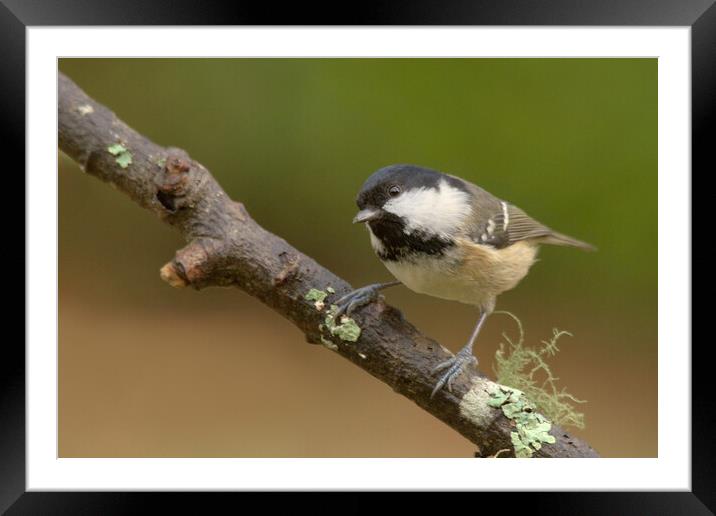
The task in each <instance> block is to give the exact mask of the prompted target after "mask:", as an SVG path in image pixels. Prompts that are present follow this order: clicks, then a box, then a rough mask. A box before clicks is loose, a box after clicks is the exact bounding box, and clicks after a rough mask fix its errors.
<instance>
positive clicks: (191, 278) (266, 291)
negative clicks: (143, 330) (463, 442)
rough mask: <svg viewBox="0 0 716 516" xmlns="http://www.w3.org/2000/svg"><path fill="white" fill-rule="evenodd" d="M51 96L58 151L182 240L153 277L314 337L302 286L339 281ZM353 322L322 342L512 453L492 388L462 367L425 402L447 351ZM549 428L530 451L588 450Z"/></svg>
mask: <svg viewBox="0 0 716 516" xmlns="http://www.w3.org/2000/svg"><path fill="white" fill-rule="evenodd" d="M58 98H59V102H58V103H59V106H58V109H59V124H58V127H59V146H60V149H61V150H62V151H63V152H64V153H65V154H67V155H68V156H69V157H71V158H72V159H73V160H75V161H76V162H77V163H78V164H79V166H80V167H81V168H82V169H83V170H84V171H85V172H87V173H88V174H92V175H94V176H96V177H98V178H99V179H101V180H102V181H105V182H107V183H110V184H112V185H114V186H116V187H117V188H118V189H119V190H121V191H122V192H124V193H125V194H127V195H128V196H129V197H130V198H131V199H132V200H133V201H135V202H136V203H138V204H139V205H140V206H142V207H144V208H146V209H148V210H151V211H153V212H154V213H155V214H156V215H157V216H158V217H159V218H160V219H161V220H163V221H164V222H166V223H167V224H169V225H171V226H174V227H175V228H176V229H178V230H179V232H180V233H181V234H182V235H183V236H184V238H185V239H186V241H187V245H186V246H185V247H184V248H183V249H180V250H179V251H177V252H176V255H175V256H174V259H173V260H171V261H170V262H169V263H167V264H166V265H164V267H162V268H161V271H160V274H161V277H162V279H163V280H165V281H166V282H167V283H169V284H170V285H172V286H174V287H183V286H191V287H193V288H196V289H202V288H205V287H210V286H235V287H238V288H240V289H242V290H244V291H245V292H248V293H249V294H251V295H252V296H254V297H256V298H258V299H260V300H261V301H262V302H263V303H265V304H266V305H268V306H270V307H271V308H273V309H274V310H275V311H276V312H278V313H279V314H280V315H281V316H282V317H285V318H286V319H288V320H290V321H291V322H292V323H293V324H295V325H296V326H297V327H298V328H299V329H300V330H301V331H302V332H303V333H304V334H305V335H306V340H308V341H309V342H312V343H320V342H321V331H320V330H319V325H321V323H323V320H324V317H325V313H322V312H319V311H317V310H316V307H315V306H314V304H313V303H312V302H309V301H306V300H305V299H304V296H305V294H306V293H307V292H308V291H309V290H310V289H311V288H318V289H323V290H325V288H326V287H328V286H331V287H333V288H334V289H335V291H336V294H335V297H331V298H329V299H328V302H330V300H331V299H337V297H339V296H341V295H343V294H344V293H346V292H348V291H350V289H351V287H350V285H349V284H348V283H346V282H345V281H344V280H342V279H341V278H339V277H338V276H336V275H335V274H333V273H332V272H331V271H329V270H328V269H326V268H324V267H322V266H321V265H319V264H318V263H316V261H315V260H313V259H312V258H311V257H309V256H306V255H305V254H303V253H301V252H300V251H298V250H297V249H295V248H294V247H292V246H291V245H290V244H289V243H287V242H286V241H285V240H284V239H282V238H280V237H278V236H276V235H274V234H272V233H269V232H268V231H266V230H265V229H263V228H262V227H261V226H260V225H258V224H257V223H256V222H255V221H254V220H253V219H252V218H251V217H250V216H249V214H248V213H247V211H246V209H245V208H244V206H243V205H242V204H241V203H239V202H236V201H232V200H231V199H230V198H229V196H228V195H227V194H226V193H225V192H224V190H223V189H222V188H221V186H219V184H218V183H217V182H216V180H215V179H214V178H213V176H212V175H211V174H210V173H209V171H208V170H207V169H206V168H204V167H203V166H202V165H201V164H200V163H197V162H196V161H194V160H192V159H191V158H190V157H189V155H188V154H187V153H186V152H185V151H183V150H180V149H176V148H164V147H161V146H159V145H156V144H155V143H153V142H151V141H149V140H148V139H147V138H145V137H144V136H142V135H141V134H139V133H137V132H136V131H134V130H133V129H132V128H130V127H129V126H127V125H126V124H125V123H124V122H122V121H121V120H119V119H118V118H117V117H116V116H115V114H114V113H112V112H111V111H110V110H109V109H107V108H106V107H104V106H103V105H101V104H99V103H97V102H95V101H94V100H93V99H91V98H90V97H88V96H87V95H86V94H85V93H84V92H83V91H82V90H81V89H80V88H79V87H78V86H77V85H76V84H74V83H73V82H72V81H71V80H70V79H68V78H67V77H66V76H64V75H63V74H60V75H59V97H58ZM116 144H121V145H122V146H123V147H124V148H125V149H127V151H128V152H129V153H131V163H130V164H128V165H127V166H126V167H124V168H123V167H122V166H121V163H122V160H121V159H119V158H120V157H122V156H121V153H122V151H117V149H116V148H115V150H114V154H113V153H112V152H110V151H109V150H108V149H109V148H110V147H112V146H113V145H116ZM125 157H126V156H125ZM125 164H126V162H125ZM354 318H355V320H356V322H357V323H358V325H359V326H360V327H361V329H362V333H361V336H360V338H359V339H358V341H357V342H345V341H342V340H340V339H338V338H335V337H334V338H332V339H331V340H332V341H333V342H334V343H335V344H336V346H337V349H335V350H334V351H335V352H336V353H338V354H339V355H341V356H342V357H344V358H346V359H348V360H350V361H351V362H353V363H354V364H355V365H357V366H358V367H360V368H362V369H363V370H365V371H366V372H368V373H370V374H372V375H373V376H375V377H376V378H378V379H379V380H381V381H382V382H384V383H386V384H387V385H388V386H390V387H391V388H392V389H393V390H394V391H396V392H398V393H400V394H402V395H403V396H405V397H407V398H408V399H410V400H412V401H414V402H415V403H416V404H418V405H419V406H420V407H421V408H423V409H424V410H426V411H427V412H429V413H430V414H432V415H433V416H435V417H437V418H438V419H440V420H441V421H443V422H445V423H446V424H447V425H449V426H450V427H452V428H453V429H455V430H456V431H458V432H460V433H461V434H462V435H463V436H465V437H466V438H467V439H469V440H470V441H472V442H473V443H475V444H476V445H477V446H478V448H479V454H480V455H482V456H488V455H493V454H495V453H496V452H498V451H499V450H503V449H509V450H512V444H511V440H510V433H511V432H512V431H513V429H514V428H513V426H512V422H511V421H510V420H509V419H507V418H506V417H505V416H504V415H503V414H502V411H501V410H499V409H495V408H492V407H488V406H487V405H486V403H484V400H485V399H486V392H487V390H488V389H491V388H493V386H494V384H493V383H492V382H490V381H489V380H488V379H487V378H486V377H485V376H484V375H482V374H481V373H479V372H476V371H466V372H465V374H463V375H461V377H460V378H459V379H456V381H455V382H454V384H453V392H452V393H450V392H448V391H447V390H442V391H441V392H439V393H438V394H437V395H436V396H435V398H434V399H431V398H430V392H431V389H432V387H433V385H434V384H435V381H436V377H435V376H434V375H433V374H431V370H432V369H433V368H434V367H435V365H436V364H439V363H441V362H443V361H445V360H446V359H448V358H450V356H451V355H450V353H449V352H448V351H447V350H446V349H445V348H443V347H442V346H441V345H440V344H438V343H437V342H436V341H434V340H432V339H430V338H428V337H426V336H424V335H422V334H421V333H420V332H419V331H418V330H417V329H416V328H415V327H414V326H413V325H412V324H410V323H409V322H408V321H406V320H405V319H404V318H403V316H402V314H401V313H400V312H399V311H398V310H396V309H395V308H392V307H390V306H388V305H386V304H385V303H383V302H382V301H380V302H377V303H374V304H372V305H369V306H366V307H364V308H362V309H360V310H358V311H357V313H355V314H354ZM468 392H470V393H471V395H470V396H468V398H465V396H466V394H468ZM468 400H473V401H472V403H467V401H468ZM476 414H477V416H476ZM551 433H552V435H554V437H555V438H556V443H555V444H547V445H545V446H543V447H542V449H541V450H540V451H539V452H537V453H536V454H535V456H542V457H596V456H597V454H596V452H595V451H594V450H593V449H592V448H591V447H590V446H589V445H588V444H586V443H585V442H583V441H581V440H579V439H577V438H575V437H571V436H570V435H569V434H567V433H566V432H565V431H564V430H562V429H560V428H559V427H556V426H553V427H552V430H551ZM501 456H505V455H504V454H502V455H501Z"/></svg>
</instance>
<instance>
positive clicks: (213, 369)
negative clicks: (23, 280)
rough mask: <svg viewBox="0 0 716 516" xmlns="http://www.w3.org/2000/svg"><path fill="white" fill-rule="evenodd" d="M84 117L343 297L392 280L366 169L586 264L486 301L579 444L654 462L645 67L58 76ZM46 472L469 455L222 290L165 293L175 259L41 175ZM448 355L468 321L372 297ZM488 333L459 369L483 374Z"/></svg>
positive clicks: (68, 173)
mask: <svg viewBox="0 0 716 516" xmlns="http://www.w3.org/2000/svg"><path fill="white" fill-rule="evenodd" d="M59 68H60V70H61V71H62V72H64V73H66V74H67V75H68V76H69V77H70V78H72V79H73V80H74V81H75V82H77V83H78V84H79V85H80V87H82V88H83V89H84V90H85V91H86V92H87V93H88V94H89V95H91V96H93V97H94V98H95V99H96V100H98V101H99V102H102V103H104V104H106V105H107V106H108V107H110V108H111V109H112V110H113V111H115V112H116V113H117V115H118V116H119V117H120V118H122V119H123V120H124V121H126V122H127V123H128V124H130V125H131V126H133V127H134V128H135V129H137V130H138V131H140V132H141V133H144V134H145V135H146V136H148V137H149V138H151V139H153V140H154V141H156V142H157V143H159V144H162V145H166V146H175V147H181V148H184V149H186V150H187V151H188V152H189V153H190V154H191V156H192V157H193V158H194V159H196V160H198V161H199V162H201V163H202V164H204V165H205V166H207V167H208V168H209V169H210V170H211V172H212V173H213V174H214V176H215V177H216V178H217V180H218V181H219V182H220V183H221V184H222V185H223V187H224V189H225V190H226V191H227V192H228V193H229V195H231V196H232V197H234V198H236V199H238V200H241V201H242V202H243V203H245V205H246V207H247V209H248V210H249V212H250V213H251V214H252V216H253V217H254V218H255V219H256V220H257V221H258V222H259V223H260V224H262V225H263V226H264V227H266V228H267V229H269V230H270V231H273V232H275V233H277V234H279V235H281V236H282V237H284V238H285V239H286V240H288V241H289V242H290V243H291V244H293V245H294V246H296V247H297V248H298V249H300V250H302V251H303V252H305V253H307V254H309V255H311V256H313V257H314V258H316V259H317V260H318V261H319V262H320V263H322V264H323V265H325V266H327V267H328V268H330V269H332V270H333V271H334V272H336V273H337V274H339V275H340V276H342V277H344V278H346V279H347V280H348V281H350V282H351V283H352V284H353V285H355V286H359V285H363V284H366V283H371V282H375V281H381V280H387V279H389V278H390V276H389V274H388V272H387V271H386V270H385V269H384V268H383V266H382V265H381V264H380V262H379V261H378V260H377V258H376V257H375V256H374V255H373V253H372V250H371V248H370V245H369V242H368V237H367V234H366V232H365V230H364V229H363V228H362V227H358V226H353V225H351V223H350V221H351V218H352V216H353V215H354V213H355V211H356V207H355V203H354V198H355V195H356V193H357V191H358V189H359V188H360V186H361V184H362V182H363V181H364V180H365V178H366V177H368V175H369V174H370V173H371V172H373V171H374V170H375V169H377V168H379V167H382V166H385V165H388V164H392V163H416V164H420V165H424V166H429V167H432V168H437V169H439V170H443V171H445V172H449V173H452V174H455V175H459V176H461V177H464V178H465V179H468V180H471V181H473V182H475V183H477V184H479V185H481V186H482V187H483V188H485V189H487V190H488V191H490V192H492V193H493V194H495V195H497V196H499V197H502V198H505V199H508V200H510V201H511V202H513V203H515V204H516V205H518V206H520V207H521V208H523V209H524V210H526V211H527V212H528V213H530V214H531V215H533V216H534V217H535V218H537V219H538V220H540V221H542V222H544V223H545V224H548V225H550V226H552V227H554V228H555V229H557V230H559V231H561V232H564V233H567V234H570V235H573V236H575V237H577V238H580V239H583V240H586V241H588V242H591V243H593V244H595V245H596V246H597V247H598V248H599V251H598V252H597V253H584V252H580V251H578V250H575V249H567V248H553V247H549V246H547V247H544V248H543V249H542V251H541V253H540V257H541V260H540V261H539V262H538V263H537V264H536V265H535V266H534V267H533V268H532V271H531V273H530V275H529V277H528V278H527V279H525V280H524V281H523V282H522V284H521V285H520V286H519V287H518V288H516V289H515V290H513V291H511V292H508V293H506V294H504V295H503V296H501V297H500V299H499V300H498V307H497V309H498V310H509V311H511V312H513V313H515V314H516V315H517V316H519V317H520V318H521V319H522V322H523V324H524V326H525V329H526V337H527V343H528V344H530V345H537V344H539V341H540V340H542V339H546V338H548V337H549V336H550V335H551V330H552V328H554V327H557V328H559V329H565V330H569V331H570V332H572V333H573V334H574V337H573V338H571V339H570V338H565V339H564V340H562V341H560V343H561V346H560V348H561V350H562V351H561V353H560V354H559V355H558V356H557V357H556V358H555V359H554V360H553V363H554V369H555V372H556V373H557V376H559V377H560V382H561V384H562V385H564V386H566V387H567V388H568V390H570V392H572V393H573V394H575V395H576V396H577V397H579V398H582V399H587V400H588V403H587V404H586V405H582V406H581V407H580V408H581V409H582V410H583V411H584V412H585V413H586V421H587V428H586V429H585V430H582V431H576V432H575V433H576V434H577V435H580V436H581V437H583V438H585V439H587V440H588V441H589V442H590V444H592V446H594V448H596V449H597V450H598V451H599V452H600V453H601V454H602V455H603V456H615V457H647V456H648V457H653V456H656V455H657V383H656V381H657V61H656V59H202V60H195V59H62V60H60V63H59ZM59 238H60V243H59V273H60V285H59V286H60V291H59V295H60V309H59V310H60V314H59V315H60V323H59V330H60V344H59V375H60V383H59V408H60V413H59V449H60V455H61V456H63V457H99V456H103V457H140V456H141V457H165V456H176V457H198V456H204V457H271V456H284V457H285V456H288V457H311V456H313V457H356V456H374V457H378V456H385V457H453V456H455V457H465V456H471V455H472V453H473V451H474V446H473V445H471V443H469V442H468V441H467V440H465V439H464V438H462V437H461V436H459V435H458V434H457V433H455V432H453V431H452V430H451V429H450V428H448V427H447V426H446V425H444V424H443V423H441V422H439V421H437V420H435V419H433V418H432V417H431V416H429V415H427V414H426V413H424V412H423V411H422V410H420V409H419V408H417V406H415V405H413V404H412V403H411V402H410V401H408V400H406V399H404V398H402V397H400V396H398V395H397V394H395V393H394V392H393V391H391V390H390V388H389V387H387V386H385V385H383V384H381V383H380V382H378V381H377V380H375V379H374V378H372V377H370V376H369V375H367V374H365V373H363V372H362V371H360V370H359V369H358V368H356V367H354V366H353V365H351V364H350V363H349V362H348V361H345V360H343V359H342V358H340V357H339V356H337V355H334V354H333V353H330V352H328V351H327V350H326V349H324V348H323V347H321V346H311V345H308V344H306V343H305V342H304V339H303V336H302V335H301V334H300V332H299V331H298V330H297V329H295V328H294V327H293V326H291V325H290V324H289V323H288V322H286V321H285V320H283V319H282V318H281V317H280V316H279V315H277V314H276V313H274V312H273V311H271V310H270V309H268V308H265V307H264V306H263V305H261V304H260V303H259V302H258V301H256V300H255V299H253V298H250V297H249V296H247V295H246V294H244V293H243V292H241V291H239V290H236V289H208V290H204V291H201V292H196V291H193V290H175V289H172V288H170V287H169V286H168V285H167V284H165V283H164V282H162V281H161V280H160V278H159V274H158V270H159V267H160V266H161V265H163V264H164V263H165V262H166V261H168V260H169V259H171V257H172V256H173V253H174V251H175V250H176V249H178V248H179V247H181V246H182V245H183V242H182V241H181V239H180V237H179V236H178V235H177V234H175V233H174V232H173V231H172V230H171V229H170V228H168V227H167V226H164V225H163V224H161V223H160V222H159V221H158V220H157V219H156V218H155V217H154V216H153V215H151V214H150V213H148V212H145V211H143V210H141V209H139V208H138V207H137V206H135V205H134V204H133V203H131V202H129V201H128V199H126V198H125V197H124V196H122V195H120V194H118V193H117V192H116V191H115V190H113V189H112V188H109V187H108V185H105V184H102V183H101V182H99V181H97V180H96V179H94V178H92V177H88V176H85V175H84V174H83V173H82V172H81V171H80V169H79V168H78V167H77V166H76V165H75V164H74V163H73V162H72V161H70V160H69V159H68V158H67V157H66V156H64V155H62V154H60V160H59ZM386 297H387V299H388V301H389V302H390V303H392V304H394V305H396V306H397V307H399V308H400V309H401V310H403V312H404V313H405V314H406V316H407V317H408V318H409V320H411V321H412V322H413V323H415V324H416V325H417V326H418V328H420V329H421V330H422V331H424V332H425V333H427V334H428V335H430V336H432V337H434V338H436V339H438V340H439V341H440V342H441V343H443V344H444V345H446V346H447V347H449V348H450V349H452V350H453V351H456V350H457V349H459V348H460V347H461V346H462V345H463V343H464V341H465V339H466V338H467V336H468V334H469V332H470V330H471V328H472V325H473V324H474V320H475V315H476V314H475V310H474V309H473V308H471V307H469V306H465V305H459V304H457V303H452V302H448V301H443V300H439V299H435V298H430V297H427V296H422V295H418V294H414V293H412V292H410V291H408V290H407V289H404V288H402V289H401V288H396V289H391V290H389V291H387V292H386ZM503 332H508V333H510V334H512V335H514V332H515V328H514V325H513V323H512V322H511V321H510V319H509V318H508V317H506V316H504V315H494V316H493V317H491V318H490V319H489V320H488V322H487V324H486V326H485V329H484V331H483V333H482V334H481V336H480V339H479V340H478V342H477V344H476V347H475V351H476V355H477V356H478V357H479V358H480V363H481V366H480V367H481V368H482V369H483V370H484V371H486V372H491V371H492V370H491V367H492V359H493V356H494V352H495V349H496V348H497V346H498V344H499V342H500V341H501V340H502V333H503Z"/></svg>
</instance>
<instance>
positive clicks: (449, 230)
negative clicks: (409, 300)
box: [337, 165, 594, 396]
mask: <svg viewBox="0 0 716 516" xmlns="http://www.w3.org/2000/svg"><path fill="white" fill-rule="evenodd" d="M356 203H357V204H358V208H359V209H360V211H359V212H358V214H357V215H356V216H355V218H354V219H353V222H354V223H363V224H365V226H366V227H367V228H368V233H369V235H370V242H371V245H372V246H373V250H374V251H375V253H376V254H377V255H378V258H380V260H381V261H382V262H383V264H384V265H385V266H386V267H387V269H388V270H389V271H390V272H391V273H392V275H393V276H395V278H396V279H397V280H398V281H393V282H389V283H376V284H373V285H368V286H366V287H362V288H359V289H357V290H354V291H353V292H351V293H349V294H347V295H346V296H343V297H342V298H341V299H339V300H338V302H337V304H338V313H339V315H340V314H343V313H348V314H350V313H352V312H353V310H355V309H356V308H358V307H359V306H362V305H365V304H367V303H369V302H371V301H373V300H375V299H376V298H377V297H378V295H379V291H380V290H382V289H384V288H387V287H390V286H393V285H399V284H401V283H402V284H403V285H405V286H406V287H408V288H409V289H411V290H413V291H415V292H419V293H421V294H428V295H431V296H435V297H439V298H443V299H449V300H453V301H460V302H462V303H467V304H470V305H473V306H476V307H477V309H478V311H479V316H478V320H477V324H476V326H475V329H474V330H473V332H472V335H470V338H469V339H468V342H467V344H466V345H465V346H464V347H463V348H462V349H461V350H460V351H459V352H458V353H457V354H456V355H455V356H454V357H453V358H452V359H450V360H448V361H447V362H444V363H442V364H440V365H438V366H437V367H436V368H435V369H434V371H433V372H434V373H436V372H438V371H442V370H445V373H444V374H443V375H442V376H441V377H440V378H439V380H438V381H437V383H436V384H435V388H434V389H433V391H432V396H434V395H435V393H436V392H438V391H439V390H440V389H441V388H442V387H443V386H444V385H447V387H448V389H450V390H451V382H452V381H453V379H454V378H455V377H456V376H457V375H458V374H460V373H461V371H462V370H463V367H465V365H467V364H469V363H472V364H475V365H476V364H477V359H476V358H475V357H474V356H473V353H472V345H473V343H474V341H475V339H476V338H477V335H478V333H479V332H480V328H481V327H482V325H483V324H484V322H485V319H486V318H487V316H488V315H490V313H492V311H493V310H494V308H495V300H496V298H497V296H498V295H499V294H501V293H502V292H505V291H506V290H510V289H511V288H514V287H515V286H516V285H517V284H518V283H519V282H520V280H522V278H524V277H525V276H526V275H527V272H528V271H529V269H530V266H531V265H532V264H533V263H534V262H535V258H536V255H537V250H538V246H539V245H540V244H554V245H562V246H571V247H578V248H582V249H589V250H591V249H594V248H593V247H592V246H591V245H589V244H587V243H585V242H581V241H579V240H576V239H574V238H571V237H569V236H566V235H563V234H561V233H557V232H556V231H553V230H552V229H550V228H549V227H547V226H545V225H544V224H542V223H540V222H537V221H536V220H535V219H533V218H531V217H530V216H529V215H527V214H526V213H525V212H524V211H522V210H521V209H520V208H518V207H516V206H514V205H512V204H510V203H509V202H506V201H503V200H501V199H498V198H497V197H495V196H494V195H492V194H490V193H489V192H487V191H485V190H483V189H482V188H480V187H479V186H476V185H474V184H472V183H470V182H468V181H465V180H463V179H460V178H459V177H455V176H452V175H449V174H445V173H442V172H438V171H436V170H431V169H428V168H424V167H419V166H416V165H391V166H388V167H385V168H381V169H380V170H378V171H376V172H375V173H373V175H371V176H370V177H369V178H368V179H367V180H366V182H365V183H364V184H363V187H362V188H361V190H360V192H359V193H358V197H357V199H356Z"/></svg>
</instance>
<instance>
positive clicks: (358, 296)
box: [333, 281, 400, 320]
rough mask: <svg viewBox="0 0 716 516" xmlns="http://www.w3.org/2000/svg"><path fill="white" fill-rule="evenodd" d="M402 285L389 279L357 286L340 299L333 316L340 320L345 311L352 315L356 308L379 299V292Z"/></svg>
mask: <svg viewBox="0 0 716 516" xmlns="http://www.w3.org/2000/svg"><path fill="white" fill-rule="evenodd" d="M395 285H400V282H399V281H389V282H388V283H373V284H372V285H366V286H365V287H361V288H357V289H355V290H354V291H352V292H349V293H348V294H346V295H345V296H343V297H342V298H340V299H339V300H338V301H336V305H337V306H338V310H336V313H335V315H334V316H333V317H334V319H335V320H338V319H339V318H340V316H341V315H343V314H344V313H345V314H347V315H350V314H352V313H353V311H354V310H355V309H356V308H359V307H361V306H364V305H367V304H368V303H372V302H373V301H375V300H376V299H378V295H379V292H380V291H381V290H383V289H385V288H388V287H394V286H395Z"/></svg>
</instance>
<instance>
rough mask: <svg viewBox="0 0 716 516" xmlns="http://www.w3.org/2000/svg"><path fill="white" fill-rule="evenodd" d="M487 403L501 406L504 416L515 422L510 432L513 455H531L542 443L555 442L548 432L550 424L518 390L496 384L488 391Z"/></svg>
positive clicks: (523, 456) (519, 456) (496, 406)
mask: <svg viewBox="0 0 716 516" xmlns="http://www.w3.org/2000/svg"><path fill="white" fill-rule="evenodd" d="M487 404H488V405H489V406H491V407H494V408H501V409H502V413H503V414H504V415H505V417H506V418H508V419H511V420H512V421H514V422H515V431H514V432H510V439H511V440H512V447H513V448H514V450H515V457H518V458H527V457H532V455H533V454H534V452H536V451H538V450H540V449H541V448H542V445H543V444H554V443H555V442H557V440H556V439H555V438H554V436H553V435H550V433H549V431H550V430H551V428H552V424H551V423H550V422H549V421H548V420H547V419H546V418H545V417H544V416H543V415H542V414H540V413H538V412H537V411H536V407H535V406H534V405H533V404H532V403H531V402H530V401H529V400H528V399H527V397H526V396H525V395H524V393H523V392H521V391H520V390H518V389H512V388H510V387H505V386H504V385H498V386H496V387H495V389H494V390H492V391H491V392H490V400H489V401H488V402H487Z"/></svg>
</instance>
